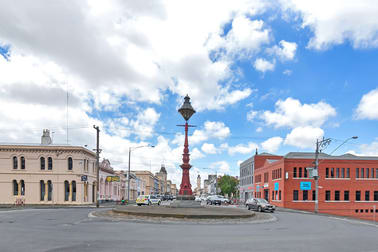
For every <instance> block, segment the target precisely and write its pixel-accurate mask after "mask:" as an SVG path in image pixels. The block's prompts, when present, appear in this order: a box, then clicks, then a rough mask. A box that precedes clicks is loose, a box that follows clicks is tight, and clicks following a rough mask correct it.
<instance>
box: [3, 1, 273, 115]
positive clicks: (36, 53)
mask: <svg viewBox="0 0 378 252" xmlns="http://www.w3.org/2000/svg"><path fill="white" fill-rule="evenodd" d="M265 6H266V4H265V3H262V1H258V0H256V1H250V2H246V1H244V0H240V1H233V2H232V3H231V2H229V1H218V2H217V12H216V13H213V15H212V18H211V19H209V18H208V13H209V12H212V10H213V8H214V3H211V2H208V3H203V2H201V1H197V2H190V3H189V2H187V3H180V4H179V3H177V2H176V1H164V2H160V1H154V3H147V2H143V4H142V3H140V2H139V1H137V2H133V1H107V2H106V3H102V2H101V1H89V2H85V1H84V2H76V1H60V2H58V3H56V4H46V3H45V2H43V1H38V0H36V1H33V4H32V5H31V3H29V2H28V1H20V2H12V3H10V4H7V8H6V9H4V8H3V9H1V10H0V22H1V23H2V24H3V27H4V29H1V30H0V37H1V38H2V41H1V42H2V43H6V44H10V45H11V48H12V51H11V61H10V62H12V61H13V60H14V59H15V57H17V56H18V55H26V56H27V57H35V58H37V59H38V60H39V61H41V62H42V63H43V64H45V63H47V62H51V64H55V65H56V66H58V68H60V69H61V70H62V71H63V73H62V76H63V77H64V78H63V80H64V79H66V80H67V79H68V80H67V81H70V80H71V79H75V81H70V82H69V83H75V84H76V85H78V84H80V87H81V88H82V89H83V91H85V94H86V96H87V97H90V98H91V99H93V100H94V104H95V107H96V108H97V109H101V110H116V109H118V108H119V107H120V106H121V105H122V104H123V103H125V102H126V101H136V102H150V103H157V104H159V103H161V102H162V101H163V100H164V99H165V96H164V93H165V92H166V91H170V92H173V93H174V94H177V95H179V96H184V95H186V94H187V93H188V94H189V95H190V96H191V97H192V98H193V105H194V106H195V108H196V110H198V111H201V110H204V109H222V108H224V107H225V106H227V105H230V104H234V103H236V102H238V101H240V100H242V99H244V98H246V97H248V96H249V95H250V93H251V90H250V89H248V88H236V87H235V86H233V87H232V88H231V87H230V86H227V84H225V83H227V80H228V79H230V78H233V77H234V72H233V71H231V70H230V66H231V65H232V64H233V61H232V59H219V60H217V61H212V60H210V58H209V53H210V51H211V50H212V49H210V48H208V46H207V42H208V41H209V38H210V37H212V35H214V36H220V35H222V34H223V27H224V25H225V24H226V23H229V22H234V23H235V27H234V29H235V30H234V29H231V31H230V36H231V34H234V35H233V36H232V38H233V39H235V41H234V42H235V43H236V45H235V48H239V49H240V50H251V45H252V44H251V43H252V42H253V43H255V45H256V46H257V45H258V44H259V43H260V42H259V41H262V40H263V39H262V38H260V33H262V35H261V36H263V34H265V33H266V32H267V31H266V29H262V28H261V29H260V26H259V24H260V22H259V21H250V20H249V19H247V20H244V19H243V17H244V18H245V17H246V15H248V16H249V17H251V16H253V15H255V14H257V13H261V12H263V11H264V10H265ZM193 13H195V16H196V18H195V19H193V18H192V17H193ZM67 16H69V17H70V19H69V20H67V18H66V17H67ZM46 20H48V21H46ZM248 20H249V21H248ZM249 22H251V23H249ZM245 24H247V25H248V26H250V25H251V27H252V28H255V33H253V35H256V37H255V39H253V38H249V39H248V38H245V37H243V36H245V34H243V31H244V28H245V27H244V25H245ZM20 27H22V29H21V28H20ZM251 27H249V30H247V31H251V30H250V29H252V28H251ZM240 32H241V33H240ZM259 32H260V33H259ZM45 34H50V36H48V37H46V36H45ZM67 38H69V39H67ZM245 39H247V40H245ZM31 41H32V43H31ZM248 42H251V43H248ZM261 43H262V42H261ZM228 46H229V47H230V48H232V47H233V46H234V45H233V41H231V40H230V41H228ZM244 47H245V48H244ZM93 62H96V64H94V63H93ZM11 64H12V63H11ZM2 69H3V68H2ZM18 69H21V68H18ZM36 70H37V71H35V75H38V74H40V73H41V72H42V71H41V70H40V69H36ZM17 73H18V72H17ZM46 73H48V72H44V73H43V74H46ZM56 79H58V80H60V79H59V78H55V76H54V75H53V78H52V80H56ZM0 80H1V81H2V82H3V77H2V79H0ZM24 81H25V82H28V80H27V79H25V80H24ZM204 84H206V85H204ZM78 86H79V85H78Z"/></svg>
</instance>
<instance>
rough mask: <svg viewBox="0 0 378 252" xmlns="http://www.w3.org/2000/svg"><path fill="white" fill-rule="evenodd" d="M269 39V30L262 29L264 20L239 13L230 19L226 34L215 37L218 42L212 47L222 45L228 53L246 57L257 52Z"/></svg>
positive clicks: (215, 47)
mask: <svg viewBox="0 0 378 252" xmlns="http://www.w3.org/2000/svg"><path fill="white" fill-rule="evenodd" d="M214 39H215V38H214ZM269 40H270V31H269V30H268V29H264V21H262V20H250V19H249V18H248V17H246V16H244V15H239V16H237V17H235V18H234V20H233V21H232V28H231V30H230V31H229V32H228V33H227V35H226V36H225V37H223V38H222V37H220V38H219V37H218V38H217V39H216V41H217V42H218V43H217V44H215V46H213V49H217V47H218V48H219V47H223V48H225V49H226V51H227V54H229V55H232V56H234V55H236V54H237V55H240V56H241V57H248V56H249V55H251V54H253V53H255V52H258V51H259V50H260V49H261V46H262V45H263V44H266V43H268V42H269ZM240 56H239V57H240Z"/></svg>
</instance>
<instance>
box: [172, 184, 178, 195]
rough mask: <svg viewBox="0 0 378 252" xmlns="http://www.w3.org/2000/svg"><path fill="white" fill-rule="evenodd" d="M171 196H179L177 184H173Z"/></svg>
mask: <svg viewBox="0 0 378 252" xmlns="http://www.w3.org/2000/svg"><path fill="white" fill-rule="evenodd" d="M171 194H172V195H173V196H176V195H177V194H178V192H177V187H176V184H171Z"/></svg>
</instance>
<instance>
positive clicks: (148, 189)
mask: <svg viewBox="0 0 378 252" xmlns="http://www.w3.org/2000/svg"><path fill="white" fill-rule="evenodd" d="M132 173H134V174H135V176H136V177H137V178H139V179H140V180H143V181H144V183H145V190H144V193H143V194H144V195H149V194H156V190H157V188H156V183H157V182H158V181H157V178H156V177H155V176H154V175H153V174H152V173H151V172H150V171H133V172H132Z"/></svg>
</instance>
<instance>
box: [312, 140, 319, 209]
mask: <svg viewBox="0 0 378 252" xmlns="http://www.w3.org/2000/svg"><path fill="white" fill-rule="evenodd" d="M318 168H319V140H318V139H316V149H315V169H314V173H313V176H314V179H315V210H314V212H315V213H318V210H319V209H318V208H319V172H318V171H319V170H318Z"/></svg>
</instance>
